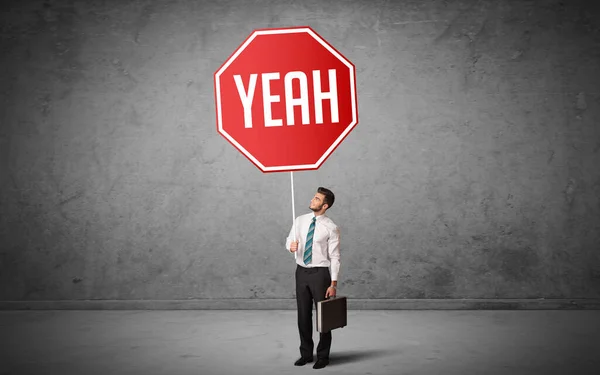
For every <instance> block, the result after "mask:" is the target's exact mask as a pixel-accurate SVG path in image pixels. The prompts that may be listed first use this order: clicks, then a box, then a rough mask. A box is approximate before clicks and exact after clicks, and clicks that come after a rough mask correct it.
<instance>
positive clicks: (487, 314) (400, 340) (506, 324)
mask: <svg viewBox="0 0 600 375" xmlns="http://www.w3.org/2000/svg"><path fill="white" fill-rule="evenodd" d="M348 324H349V325H348V326H347V327H345V328H342V329H337V330H335V331H334V332H333V344H332V352H331V357H330V361H331V362H330V364H329V366H327V367H326V368H325V369H322V370H314V369H313V368H312V364H309V365H306V366H304V367H295V366H294V365H293V362H294V361H295V360H296V359H297V358H298V357H299V351H298V345H299V339H298V332H297V329H296V312H295V311H290V310H260V311H256V310H234V311H231V310H229V311H215V310H205V311H197V310H180V311H2V312H0V347H1V348H2V349H1V350H0V356H1V358H0V359H1V360H0V375H8V374H11V375H15V374H18V375H26V374H60V375H69V374H77V375H82V374H85V375H94V374H98V375H100V374H102V375H106V374H111V375H112V374H145V375H147V374H169V375H177V374H181V375H184V374H195V375H198V374H215V375H216V374H228V375H231V374H305V373H313V372H314V371H319V372H322V373H330V374H415V375H417V374H445V375H450V374H456V375H459V374H460V375H467V374H490V375H493V374H511V375H518V374H544V375H548V374H561V375H566V374H574V375H579V374H595V375H597V374H600V311H557V310H552V311H548V310H543V311H539V310H537V311H433V310H425V311H414V310H411V311H398V310H393V311H389V310H379V311H373V310H362V311H359V310H351V311H349V312H348ZM317 337H318V336H317V333H316V332H315V338H317Z"/></svg>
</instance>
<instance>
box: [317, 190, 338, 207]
mask: <svg viewBox="0 0 600 375" xmlns="http://www.w3.org/2000/svg"><path fill="white" fill-rule="evenodd" d="M317 193H321V194H323V195H324V196H325V201H324V202H323V203H325V204H327V206H329V207H327V209H330V208H331V206H333V202H335V195H333V192H332V191H331V190H329V189H327V188H324V187H322V186H319V188H318V189H317Z"/></svg>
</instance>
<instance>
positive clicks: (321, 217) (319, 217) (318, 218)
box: [310, 212, 326, 221]
mask: <svg viewBox="0 0 600 375" xmlns="http://www.w3.org/2000/svg"><path fill="white" fill-rule="evenodd" d="M325 216H326V214H323V215H319V216H316V215H315V214H314V212H313V215H312V216H311V218H310V220H311V221H312V219H313V217H316V218H317V220H316V221H321V220H323V219H325Z"/></svg>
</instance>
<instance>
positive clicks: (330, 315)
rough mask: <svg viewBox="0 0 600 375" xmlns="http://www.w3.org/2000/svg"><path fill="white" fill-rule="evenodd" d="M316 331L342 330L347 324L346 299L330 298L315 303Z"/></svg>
mask: <svg viewBox="0 0 600 375" xmlns="http://www.w3.org/2000/svg"><path fill="white" fill-rule="evenodd" d="M316 321H317V331H318V332H329V331H331V330H332V329H336V328H343V327H345V326H346V325H347V322H348V309H347V299H346V297H337V296H336V297H331V298H329V299H325V300H323V301H320V302H317V317H316Z"/></svg>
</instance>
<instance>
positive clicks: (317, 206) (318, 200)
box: [309, 193, 325, 211]
mask: <svg viewBox="0 0 600 375" xmlns="http://www.w3.org/2000/svg"><path fill="white" fill-rule="evenodd" d="M324 200H325V195H323V194H321V193H316V194H315V196H314V197H313V199H311V201H310V207H309V208H310V209H311V210H313V211H321V209H322V208H323V205H324V204H325V203H323V201H324Z"/></svg>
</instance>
